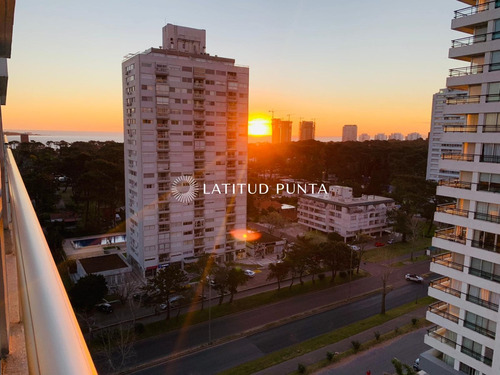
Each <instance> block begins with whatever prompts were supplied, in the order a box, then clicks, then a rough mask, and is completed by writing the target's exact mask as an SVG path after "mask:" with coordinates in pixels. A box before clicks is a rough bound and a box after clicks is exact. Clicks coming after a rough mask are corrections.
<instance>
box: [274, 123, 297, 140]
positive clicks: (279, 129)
mask: <svg viewBox="0 0 500 375" xmlns="http://www.w3.org/2000/svg"><path fill="white" fill-rule="evenodd" d="M271 131H272V135H271V139H272V143H286V142H291V141H292V121H285V120H282V119H279V118H273V119H272V120H271Z"/></svg>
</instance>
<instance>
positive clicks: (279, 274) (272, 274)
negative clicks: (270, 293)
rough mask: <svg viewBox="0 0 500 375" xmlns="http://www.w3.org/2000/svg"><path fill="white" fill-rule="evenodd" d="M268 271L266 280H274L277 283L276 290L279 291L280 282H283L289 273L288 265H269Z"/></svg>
mask: <svg viewBox="0 0 500 375" xmlns="http://www.w3.org/2000/svg"><path fill="white" fill-rule="evenodd" d="M268 269H269V274H268V275H267V280H273V279H276V281H277V282H278V290H280V289H281V282H282V281H283V280H285V278H286V277H287V276H288V273H289V271H290V266H289V264H288V263H287V262H280V263H269V266H268Z"/></svg>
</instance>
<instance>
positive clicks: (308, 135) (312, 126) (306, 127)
mask: <svg viewBox="0 0 500 375" xmlns="http://www.w3.org/2000/svg"><path fill="white" fill-rule="evenodd" d="M315 132H316V123H315V122H314V121H301V122H300V128H299V140H300V141H307V140H308V139H314V135H315Z"/></svg>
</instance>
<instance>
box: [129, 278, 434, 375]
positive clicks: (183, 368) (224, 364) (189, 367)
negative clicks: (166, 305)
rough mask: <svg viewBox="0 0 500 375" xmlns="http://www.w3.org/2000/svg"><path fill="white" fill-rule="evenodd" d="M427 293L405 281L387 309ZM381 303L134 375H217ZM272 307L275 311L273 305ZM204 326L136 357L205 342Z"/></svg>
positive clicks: (143, 348) (371, 300) (347, 308)
mask: <svg viewBox="0 0 500 375" xmlns="http://www.w3.org/2000/svg"><path fill="white" fill-rule="evenodd" d="M426 293H427V288H425V287H422V286H421V285H418V284H405V285H404V286H402V287H400V288H398V289H396V290H394V291H392V292H391V293H389V294H388V296H387V308H388V309H390V308H393V307H396V306H399V305H402V304H404V303H407V302H410V301H413V300H415V297H416V296H418V297H419V298H420V297H423V296H425V295H426ZM301 302H302V301H297V302H296V303H299V304H300V303H301ZM380 302H381V298H380V295H374V296H371V297H368V298H365V299H363V300H360V301H357V302H353V303H351V304H348V305H343V306H340V307H338V308H335V309H333V310H329V311H325V312H322V313H319V314H316V315H312V316H309V317H307V318H304V319H300V320H296V321H293V322H290V323H288V324H285V325H283V326H279V327H275V328H271V329H268V330H266V331H263V332H260V333H257V334H253V335H251V336H248V337H245V338H241V339H238V340H235V341H232V342H230V343H226V344H223V345H220V346H216V347H213V348H209V349H206V350H204V351H201V352H197V353H194V354H192V355H188V356H184V357H182V358H179V359H176V360H171V361H168V362H166V363H164V364H161V365H158V366H155V367H152V368H149V369H145V370H142V371H137V372H135V373H134V374H163V375H166V374H215V373H217V372H219V371H222V370H225V369H228V368H231V367H234V366H236V365H238V364H241V363H244V362H247V361H249V360H252V359H255V358H258V357H261V356H264V355H265V354H268V353H271V352H273V351H276V350H279V349H282V348H285V347H287V346H290V345H293V344H295V343H298V342H302V341H304V340H307V339H309V338H312V337H315V336H318V335H321V334H323V333H326V332H329V331H331V330H334V329H337V328H340V327H343V326H345V325H348V324H351V323H354V322H356V321H358V320H361V319H364V318H367V317H369V316H371V315H373V314H376V313H378V312H379V311H380ZM270 309H272V311H274V308H270ZM262 314H263V317H264V315H265V312H262ZM284 316H287V315H283V317H284ZM257 318H259V317H257ZM244 323H245V322H244V321H242V322H241V324H242V325H244ZM199 326H202V325H199ZM203 328H205V329H206V327H200V329H201V330H200V331H196V332H189V334H187V333H186V335H185V336H183V335H182V334H181V335H177V338H175V336H174V335H175V334H176V333H175V332H173V333H171V334H170V335H167V336H169V337H163V338H162V339H161V340H160V339H158V340H156V342H155V343H152V342H150V341H149V340H148V341H143V342H141V343H139V345H137V346H136V352H137V358H139V359H140V362H147V361H149V360H152V359H155V358H158V357H161V355H162V353H163V354H164V353H168V352H170V351H171V350H175V349H178V348H180V347H184V346H185V345H187V344H189V343H190V344H193V343H194V342H195V341H196V340H199V341H200V342H204V341H206V339H203V338H204V337H206V335H207V331H206V330H205V331H203ZM221 328H223V327H221ZM214 331H215V330H214Z"/></svg>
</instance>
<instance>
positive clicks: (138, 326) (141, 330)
mask: <svg viewBox="0 0 500 375" xmlns="http://www.w3.org/2000/svg"><path fill="white" fill-rule="evenodd" d="M145 331H146V328H145V327H144V324H142V323H135V324H134V332H135V334H136V335H142V334H143V333H144V332H145Z"/></svg>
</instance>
